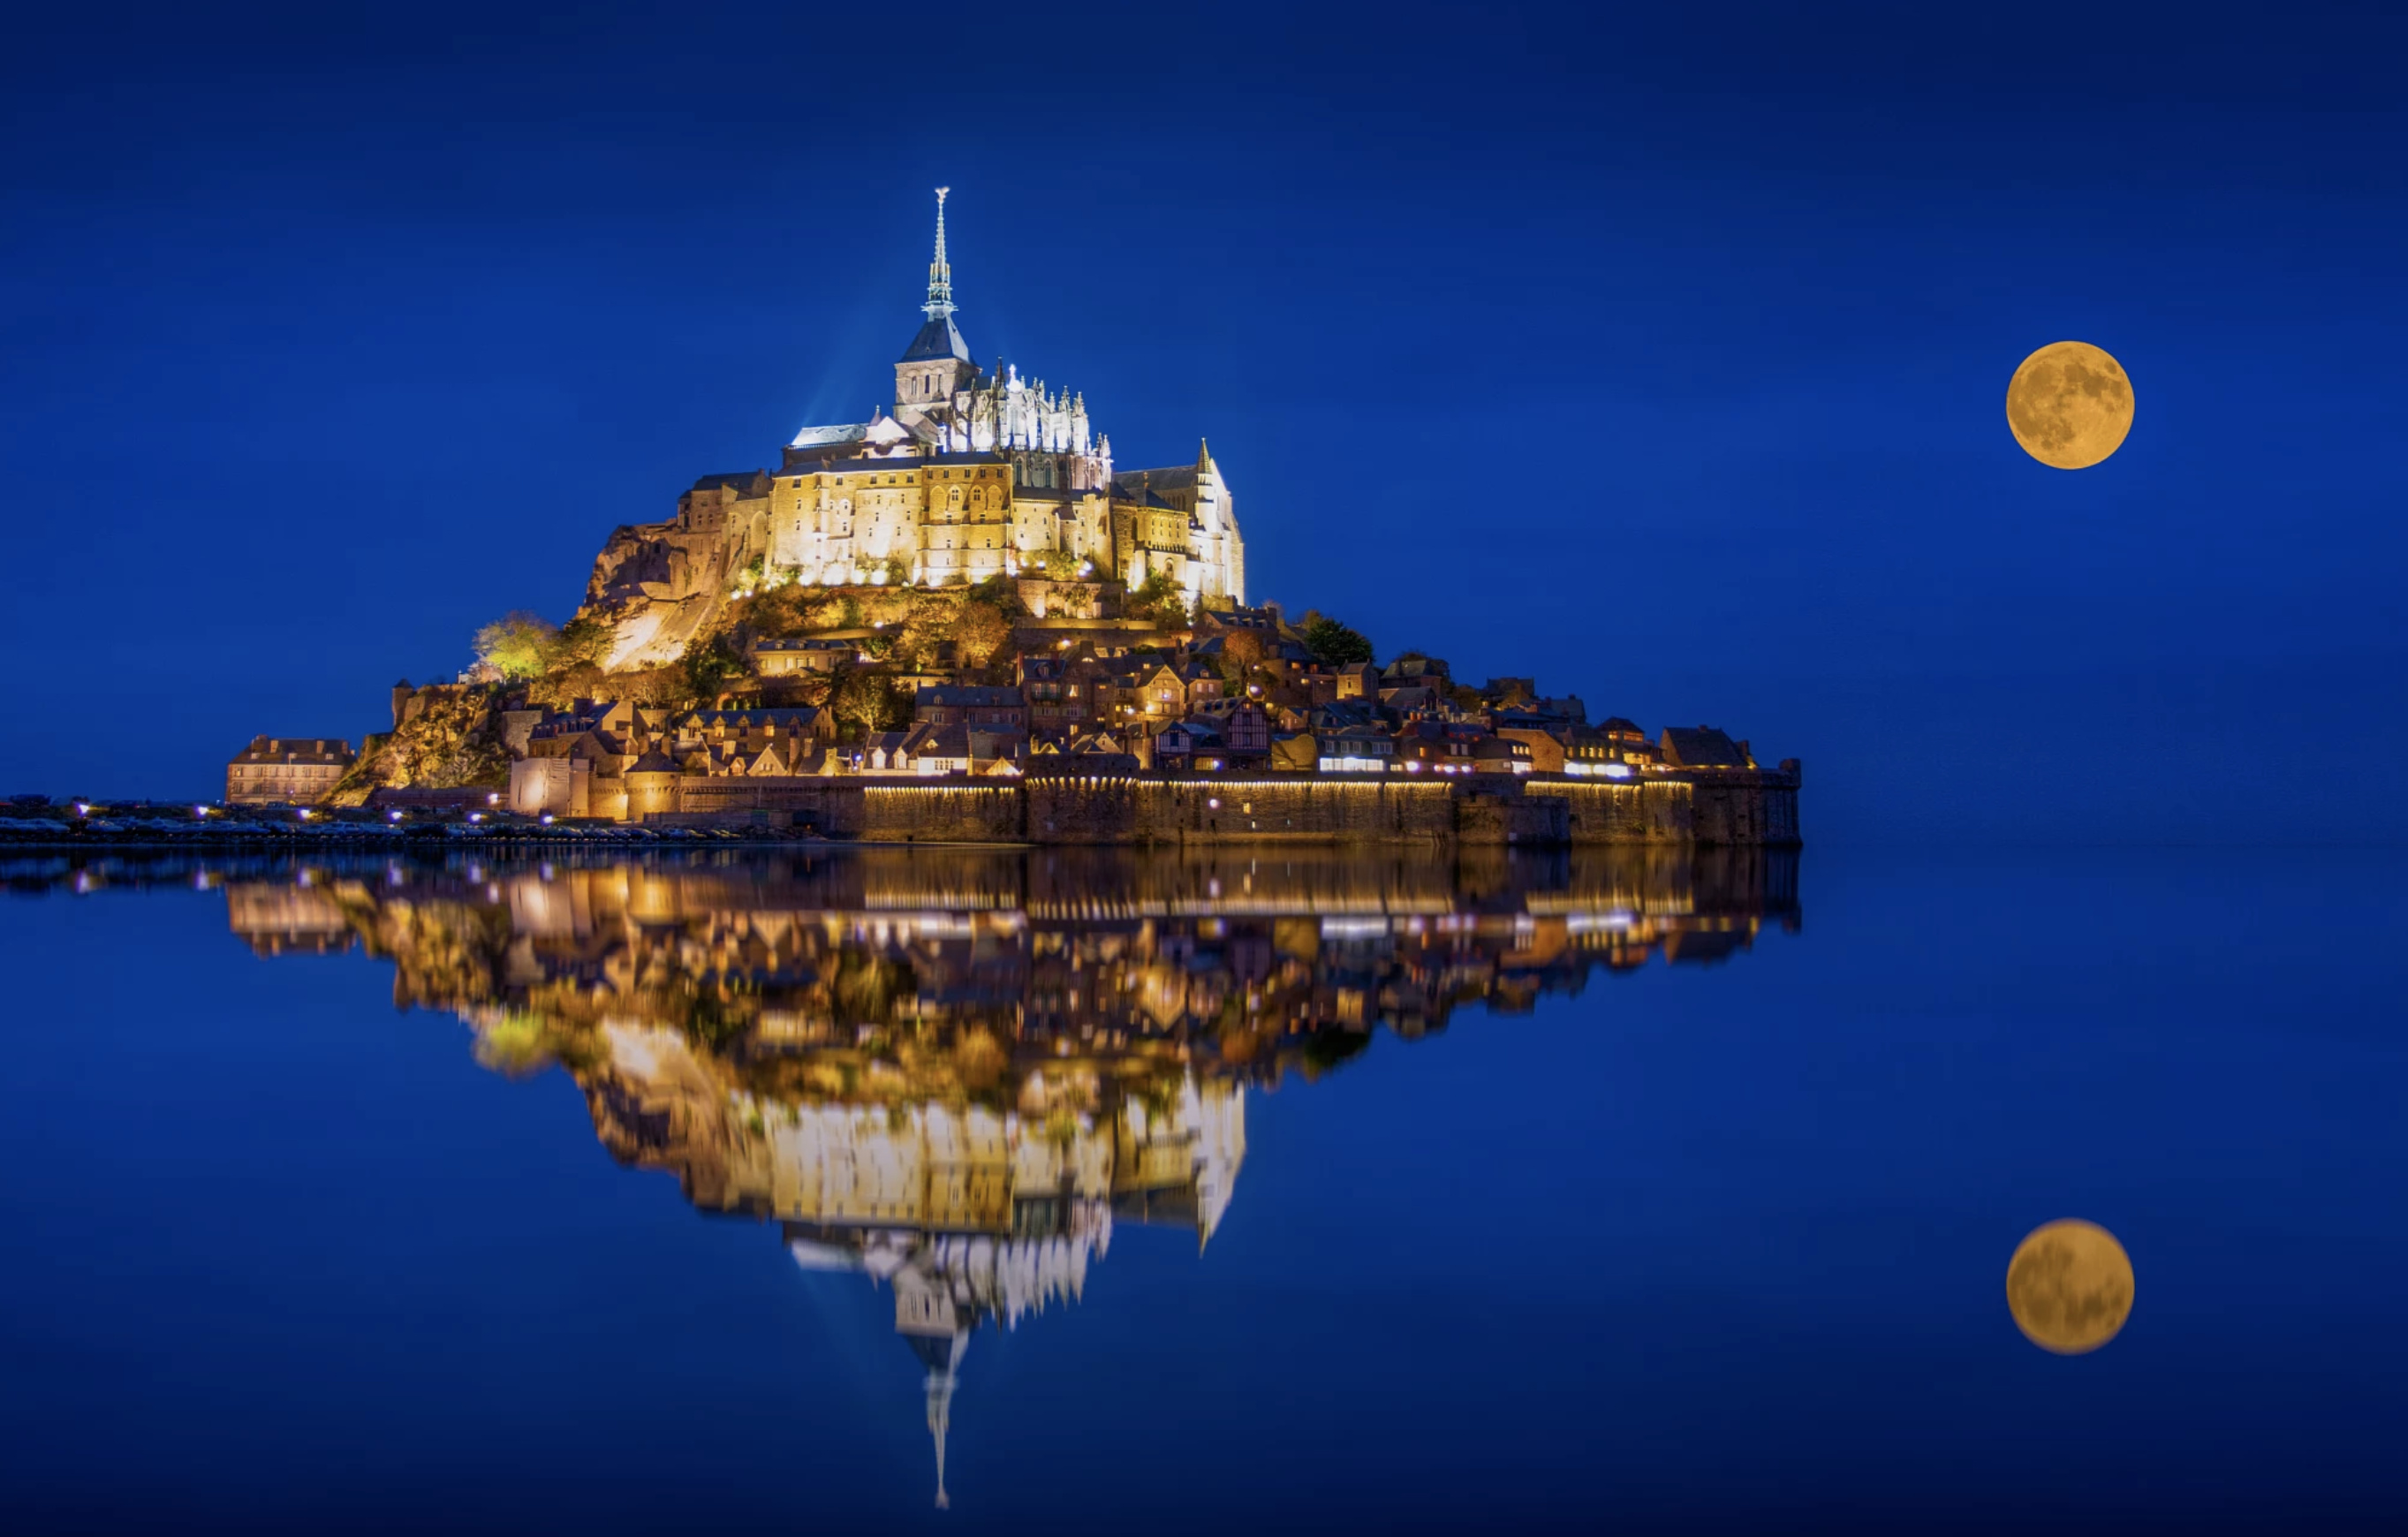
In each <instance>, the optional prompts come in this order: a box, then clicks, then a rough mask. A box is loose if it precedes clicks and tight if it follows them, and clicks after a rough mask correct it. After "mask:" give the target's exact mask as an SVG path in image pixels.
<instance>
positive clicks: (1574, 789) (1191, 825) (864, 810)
mask: <svg viewBox="0 0 2408 1537" xmlns="http://www.w3.org/2000/svg"><path fill="white" fill-rule="evenodd" d="M646 820H658V821H661V822H667V823H689V824H694V823H701V824H708V823H711V822H718V821H725V822H744V821H767V822H771V823H774V824H775V825H777V826H795V827H796V828H809V829H810V830H812V831H815V832H817V833H818V834H819V835H821V836H823V837H827V838H845V839H860V840H867V841H875V842H898V843H899V842H958V843H1021V842H1025V843H1040V844H1068V845H1080V844H1085V845H1097V844H1101V845H1112V844H1182V843H1220V842H1269V843H1276V842H1298V843H1302V842H1319V843H1327V842H1356V843H1398V844H1419V845H1425V846H1430V847H1437V846H1478V845H1538V846H1548V845H1558V844H1566V843H1586V844H1598V843H1602V844H1618V845H1626V846H1637V845H1647V844H1660V845H1699V846H1704V847H1753V846H1764V845H1775V846H1778V845H1786V844H1794V843H1796V842H1798V841H1799V837H1798V787H1797V778H1796V776H1795V775H1794V774H1781V773H1753V774H1730V775H1721V776H1715V777H1713V779H1711V780H1708V779H1706V778H1705V777H1704V776H1700V778H1699V781H1697V782H1692V781H1687V780H1641V781H1633V782H1627V783H1596V782H1592V781H1586V780H1570V779H1552V778H1551V779H1531V780H1527V781H1523V780H1508V779H1503V778H1497V779H1488V778H1474V779H1467V780H1455V781H1447V780H1398V779H1368V778H1367V779H1360V780H1355V779H1345V778H1337V777H1322V776H1306V775H1297V776H1295V777H1293V778H1291V777H1288V776H1285V775H1279V776H1269V777H1264V778H1258V779H1219V778H1188V777H1185V776H1181V775H1153V774H1131V775H1094V776H1088V775H1060V776H1052V775H1048V776H1039V777H1035V778H1030V779H1025V780H1000V781H997V780H986V781H980V780H971V779H967V778H964V779H957V780H950V781H939V782H935V783H928V782H913V781H898V780H886V781H881V780H877V779H863V778H842V777H839V778H829V777H820V776H805V777H798V778H793V779H775V778H771V779H738V778H726V779H699V778H695V779H681V780H679V781H678V782H676V783H675V787H674V791H673V792H672V794H671V795H670V797H668V803H667V804H664V805H661V806H660V807H659V809H658V810H656V811H653V812H651V813H650V814H649V815H648V816H647V817H646Z"/></svg>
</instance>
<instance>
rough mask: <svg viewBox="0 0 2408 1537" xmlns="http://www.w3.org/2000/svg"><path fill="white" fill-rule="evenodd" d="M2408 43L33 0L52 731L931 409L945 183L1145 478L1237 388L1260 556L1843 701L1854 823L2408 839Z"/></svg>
mask: <svg viewBox="0 0 2408 1537" xmlns="http://www.w3.org/2000/svg"><path fill="white" fill-rule="evenodd" d="M599 8H600V7H594V9H599ZM2386 11H2389V12H2390V13H2391V14H2389V15H2388V16H2386V14H2384V13H2385V12H2386ZM2402 58H2408V19H2403V16H2402V13H2401V12H2400V11H2399V9H2398V7H2385V6H2374V5H2369V6H2363V7H2300V6H2283V7H2272V6H2268V7H2259V8H2257V9H2256V10H2242V11H2232V10H2222V9H2218V8H2217V7H2200V6H2188V7H2182V8H2181V9H2180V10H2179V11H2173V10H2167V11H2159V10H2157V9H2154V8H2143V7H2103V8H2102V7H2093V6H2060V7H2050V6H2039V7H2011V8H2008V9H2004V10H2000V9H1997V8H1995V7H1957V6H1929V5H1898V6H1885V7H1872V6H1814V7H1780V8H1777V9H1771V10H1758V9H1755V8H1752V7H1639V8H1636V9H1634V10H1631V11H1629V12H1628V13H1625V12H1624V11H1623V9H1622V8H1621V7H1603V8H1580V9H1574V10H1569V11H1565V12H1560V13H1553V14H1540V13H1535V12H1533V13H1525V14H1523V15H1521V16H1519V17H1516V16H1512V15H1504V14H1500V13H1498V12H1496V11H1493V10H1491V9H1489V8H1487V7H1462V8H1455V9H1435V8H1424V7H1403V6H1395V7H1383V9H1381V10H1380V11H1379V12H1377V13H1376V15H1369V14H1366V15H1357V14H1355V13H1351V12H1338V11H1316V10H1314V9H1312V7H1296V6H1285V7H1275V8H1269V9H1262V10H1256V9H1252V8H1249V7H1232V6H1216V7H1210V8H1207V9H1200V10H1193V11H1189V10H1182V9H1178V8H1174V7H1163V6H1154V7H1106V8H1102V9H1099V10H1097V11H1096V12H1094V13H1093V14H1089V15H1084V16H1082V15H1080V14H1078V13H1076V12H1074V11H1072V10H1070V9H1068V8H1067V7H1043V8H1042V9H1041V10H1039V11H1030V10H1027V9H1025V7H1021V8H1014V7H972V8H970V9H968V11H966V12H965V13H964V14H962V15H960V16H958V17H955V18H952V19H948V18H946V17H945V16H944V15H943V14H942V13H941V12H940V11H939V9H938V8H936V7H908V8H906V9H901V10H891V11H889V10H880V9H878V8H876V7H845V8H843V9H840V10H835V9H832V10H830V11H828V12H826V13H824V14H814V13H812V12H810V10H808V9H806V8H804V7H762V8H761V9H760V10H759V11H758V12H757V13H747V12H744V11H741V10H738V9H735V8H722V9H718V10H714V11H713V12H711V13H710V15H708V16H705V15H702V14H700V8H699V7H657V8H653V9H650V10H646V11H636V10H629V11H625V12H623V13H617V14H614V15H611V16H607V17H606V16H600V15H597V14H593V13H590V12H589V11H580V12H577V13H565V14H563V15H562V16H560V17H557V18H550V19H536V18H533V17H531V16H527V15H523V14H519V15H513V14H509V13H508V12H507V9H506V8H505V10H504V11H502V12H497V11H496V10H495V7H474V8H466V9H461V10H458V11H447V10H446V9H445V7H423V6H422V7H408V8H406V9H402V10H392V9H385V10H380V11H375V12H370V13H365V14H363V15H361V16H358V17H342V16H333V15H329V14H327V13H325V11H324V10H323V8H322V7H311V8H301V7H295V8H293V9H291V10H289V11H285V12H282V13H271V12H267V11H259V10H252V11H222V10H214V9H213V10H210V11H208V13H206V14H203V13H200V12H191V11H177V12H170V13H167V14H165V15H161V16H157V17H146V16H143V15H141V14H140V13H139V12H138V10H129V9H127V8H125V7H111V8H108V9H106V10H103V11H91V12H86V13H79V14H77V15H75V16H72V17H65V18H63V17H60V16H55V15H54V16H51V17H48V18H45V19H43V20H41V21H38V22H36V23H34V24H33V25H32V26H31V27H29V28H21V29H20V30H17V31H15V32H13V33H12V35H11V37H10V40H9V45H8V47H7V49H6V50H0V338H5V339H4V340H0V491H5V495H6V500H7V508H8V510H9V513H10V529H9V534H10V538H9V540H8V543H9V551H10V556H11V559H10V563H9V570H10V582H9V593H8V601H7V603H6V604H5V605H0V614H5V617H0V625H5V626H6V631H5V635H6V639H7V643H8V646H9V650H10V653H11V654H12V655H13V656H14V657H15V658H16V660H17V661H18V664H19V666H18V667H17V668H16V670H15V674H14V682H15V685H16V686H15V690H14V693H13V695H12V697H11V699H10V704H9V709H8V711H7V713H8V715H9V717H10V719H11V720H12V721H13V722H14V723H15V724H14V725H12V726H11V727H10V728H8V729H7V731H6V732H5V733H0V788H6V789H11V790H13V789H17V788H21V787H22V788H37V789H46V790H49V791H51V792H52V793H68V792H78V793H97V794H112V793H141V792H153V793H161V794H189V793H193V792H196V791H200V790H205V789H208V788H209V787H210V786H211V785H213V784H216V783H222V781H221V780H220V778H219V774H220V765H222V761H223V759H224V757H225V755H226V754H228V753H229V752H230V751H231V750H233V749H234V748H235V747H236V746H238V745H239V744H240V743H241V742H242V741H243V740H246V739H247V738H248V737H250V736H251V734H253V733H256V732H263V731H265V732H279V733H287V734H304V733H337V732H340V733H346V734H349V735H351V736H352V737H354V738H356V737H357V736H358V735H359V734H360V733H361V732H363V731H365V730H368V729H373V728H376V727H380V726H381V725H384V724H385V720H384V704H383V690H384V688H385V686H386V685H387V684H389V683H390V682H392V681H393V680H394V678H395V677H398V676H404V675H407V676H409V677H411V678H415V679H420V680H423V679H426V678H429V677H433V676H437V675H439V674H443V673H447V672H448V671H449V670H450V669H452V668H457V667H458V666H460V665H461V664H462V663H463V662H464V661H465V660H466V638H467V636H468V634H469V633H470V631H471V630H472V629H473V628H474V627H475V625H477V624H479V623H480V622H481V621H482V620H484V619H487V618H490V617H491V616H493V615H494V614H495V613H498V612H500V611H501V610H505V609H509V608H513V607H522V606H523V607H532V608H535V609H538V610H541V611H544V612H547V613H550V614H552V616H554V617H555V618H565V617H566V615H567V613H568V612H569V610H571V609H572V608H573V606H574V604H575V603H576V601H577V599H578V597H579V596H580V594H581V588H582V583H583V581H584V577H585V573H586V570H587V568H588V566H589V563H590V561H591V558H592V555H593V553H594V551H595V548H596V547H597V546H598V545H599V543H600V541H601V539H603V537H604V536H605V535H606V534H607V533H608V532H609V529H610V528H611V526H613V525H614V524H621V523H627V522H635V521H640V520H651V519H656V518H660V517H664V516H667V514H668V513H669V512H670V511H671V510H672V507H673V503H674V499H675V497H676V495H677V493H678V492H679V491H680V490H681V488H683V487H684V486H685V485H687V484H688V483H690V482H691V481H693V480H694V478H695V477H696V476H697V475H700V474H703V473H707V472H712V471H721V470H729V469H738V468H745V467H754V466H760V465H764V464H768V463H773V462H774V461H775V458H776V452H777V446H778V445H779V444H780V443H781V442H782V441H783V440H784V439H785V438H787V437H789V436H791V435H792V433H793V431H794V429H795V428H796V425H798V424H801V423H802V422H804V421H806V420H809V421H824V420H839V419H845V418H849V417H850V418H857V417H858V416H859V415H860V414H861V413H862V412H863V410H864V409H867V407H868V406H869V405H871V404H872V403H873V402H876V401H881V400H883V399H885V398H886V397H887V395H886V392H887V390H888V388H889V381H890V379H891V375H890V374H889V373H888V367H889V366H890V364H891V363H892V361H893V358H894V355H895V354H896V352H899V351H900V350H901V348H902V346H903V344H904V342H905V341H906V340H907V339H908V338H909V337H910V333H911V329H912V327H913V325H914V324H915V323H916V322H917V320H918V318H919V317H918V313H917V310H916V309H915V308H914V307H915V305H916V303H917V301H918V298H919V289H920V285H921V282H922V280H923V275H924V267H925V262H926V260H927V256H926V251H925V247H926V242H927V237H928V215H929V206H928V205H929V196H928V189H929V188H930V187H931V186H932V185H934V184H936V183H939V182H944V183H949V184H951V185H952V186H953V189H954V195H953V203H952V205H951V208H952V212H953V233H954V246H953V253H954V257H955V271H956V292H957V295H958V297H959V299H960V301H961V304H962V315H961V320H962V323H963V326H964V328H965V330H966V332H967V333H968V337H969V339H970V342H971V344H972V347H973V349H974V350H975V351H976V352H978V354H979V355H980V356H981V357H982V358H989V357H992V356H994V355H996V354H997V353H1003V354H1007V355H1009V356H1011V358H1012V359H1013V360H1014V361H1016V362H1017V363H1018V364H1019V365H1020V366H1022V368H1023V370H1024V371H1025V372H1029V373H1034V374H1038V375H1041V376H1043V377H1044V378H1045V379H1046V380H1047V381H1049V382H1053V383H1062V384H1069V385H1072V386H1074V387H1076V388H1079V389H1082V390H1083V391H1084V392H1085V394H1086V396H1087V399H1088V402H1089V404H1090V406H1091V408H1092V409H1094V410H1095V412H1096V414H1097V419H1098V421H1099V424H1101V425H1102V427H1103V428H1104V429H1105V430H1107V431H1109V432H1110V433H1111V436H1112V439H1113V443H1114V446H1115V449H1116V450H1117V452H1118V455H1119V460H1120V462H1121V463H1122V464H1123V465H1125V466H1134V465H1140V464H1145V463H1158V464H1176V463H1184V462H1187V461H1189V460H1190V459H1192V457H1193V455H1194V452H1195V448H1196V439H1197V437H1198V436H1199V435H1207V436H1209V437H1210V438H1211V442H1212V446H1213V450H1214V452H1215V455H1216V457H1218V458H1219V460H1220V461H1221V463H1222V466H1223V467H1224V468H1225V470H1226V472H1227V474H1228V475H1229V477H1230V479H1231V481H1232V483H1233V485H1234V487H1235V490H1236V493H1237V496H1238V510H1239V512H1240V518H1241V520H1242V522H1243V524H1244V528H1245V533H1246V536H1247V540H1248V559H1249V571H1250V578H1251V582H1252V586H1253V590H1254V594H1255V595H1256V596H1268V597H1276V598H1279V599H1281V600H1283V601H1284V602H1286V603H1288V604H1289V605H1291V606H1292V607H1297V608H1301V607H1303V606H1306V605H1308V604H1311V605H1316V606H1319V607H1321V608H1323V609H1326V610H1331V611H1334V612H1337V613H1340V614H1341V615H1343V616H1345V617H1346V618H1348V619H1350V620H1352V621H1353V622H1355V624H1357V625H1360V626H1361V627H1363V628H1364V629H1366V630H1368V631H1369V632H1370V633H1371V634H1372V636H1373V637H1374V639H1376V640H1377V641H1379V642H1380V644H1381V645H1382V647H1383V651H1384V650H1393V649H1397V648H1400V647H1402V646H1405V645H1408V644H1412V645H1420V646H1423V647H1426V648H1428V649H1432V650H1436V651H1439V652H1440V653H1441V654H1444V655H1446V656H1448V657H1449V658H1450V659H1452V660H1453V661H1454V662H1455V665H1456V667H1457V668H1458V670H1459V671H1461V672H1463V673H1466V674H1469V675H1472V676H1475V677H1477V676H1484V675H1486V674H1487V673H1490V672H1508V671H1511V672H1527V671H1533V670H1535V671H1537V672H1538V673H1539V674H1540V675H1541V681H1542V682H1544V683H1545V684H1547V685H1548V686H1550V687H1552V688H1570V689H1575V690H1577V691H1578V692H1580V693H1581V694H1582V695H1583V696H1584V697H1585V698H1586V699H1587V700H1588V701H1589V703H1590V704H1591V706H1592V709H1593V711H1598V712H1602V711H1621V712H1625V713H1628V714H1631V715H1634V716H1637V717H1638V718H1639V719H1640V720H1641V721H1642V722H1643V723H1644V724H1646V725H1648V726H1649V727H1650V728H1651V729H1652V728H1654V727H1655V726H1656V725H1662V724H1665V723H1666V722H1668V721H1671V722H1679V723H1689V722H1695V721H1712V722H1714V723H1716V724H1719V725H1727V726H1729V727H1730V728H1731V729H1733V730H1734V731H1735V732H1736V733H1737V734H1739V735H1742V736H1746V737H1749V738H1751V739H1752V740H1754V741H1755V742H1756V746H1757V748H1758V750H1759V752H1760V754H1763V755H1765V756H1768V757H1778V756H1785V755H1790V754H1797V755H1800V756H1802V757H1804V758H1805V759H1806V760H1807V763H1808V772H1809V799H1808V802H1807V817H1808V831H1809V834H1810V836H1817V835H1820V836H1827V837H1846V838H1865V837H1874V836H1882V835H1900V836H1906V837H1913V838H1939V837H1945V836H1949V835H1952V834H1955V833H1960V832H1971V833H1974V834H1979V835H1983V836H1997V837H2007V838H2017V839H2052V838H2077V839H2090V838H2111V839H2161V838H2171V839H2216V838H2245V839H2253V840H2266V839H2286V838H2300V837H2305V838H2318V839H2344V838H2353V837H2363V836H2367V835H2369V834H2384V835H2389V836H2399V835H2401V834H2402V833H2408V810H2403V807H2408V802H2403V801H2401V799H2400V797H2382V796H2377V795H2373V794H2370V793H2369V792H2368V791H2367V790H2366V789H2365V788H2364V786H2365V784H2366V783H2367V776H2368V775H2370V774H2380V773H2381V772H2383V771H2384V765H2385V764H2386V763H2388V762H2395V761H2396V760H2397V758H2398V757H2399V755H2400V753H2401V749H2402V747H2403V746H2408V740H2403V736H2404V735H2408V733H2403V727H2402V726H2401V724H2400V720H2399V715H2398V711H2397V710H2396V705H2397V703H2398V699H2399V694H2400V689H2399V683H2398V679H2399V676H2400V671H2401V662H2402V660H2403V657H2408V638H2403V634H2402V628H2401V617H2400V608H2399V604H2398V602H2397V601H2396V588H2397V585H2398V580H2399V579H2398V572H2399V570H2400V567H2401V557H2402V555H2403V553H2408V549H2403V546H2404V545H2408V539H2403V535H2402V532H2401V510H2402V508H2403V506H2404V505H2408V496H2403V490H2408V467H2403V466H2402V462H2401V452H2400V447H2399V434H2398V422H2399V418H2400V409H2401V395H2402V389H2401V384H2400V382H2399V380H2398V376H2397V369H2398V366H2399V361H2400V352H2401V345H2400V344H2401V335H2402V322H2403V320H2408V299H2403V297H2402V293H2401V284H2400V281H2399V277H2398V275H2399V273H2400V272H2401V271H2402V270H2408V121H2403V120H2408V91H2403V90H2402V89H2401V84H2400V75H2399V71H2400V61H2401V59H2402ZM2069 337H2071V338H2082V339H2085V340H2089V341H2093V342H2097V343H2099V344H2100V345H2101V346H2104V347H2106V348H2108V349H2109V350H2110V351H2112V352H2114V353H2115V354H2116V355H2117V356H2118V357H2119V358H2121V359H2122V360H2123V362H2124V364H2125V365H2126V366H2127V367H2128V369H2129V370H2130V373H2131V375H2132V378H2133V380H2134V383H2135V388H2136V392H2137V395H2138V401H2139V410H2138V421H2137V424H2136V426H2135V428H2134V430H2133V433H2132V437H2131V438H2130V440H2129V442H2128V444H2127V445H2126V447H2125V448H2124V450H2123V452H2121V453H2120V454H2118V455H2117V456H2116V457H2115V458H2114V459H2113V460H2111V461H2110V462H2109V463H2107V464H2106V465H2105V466H2103V467H2099V468H2097V469H2093V470H2089V471H2085V472H2080V473H2076V474H2066V473H2061V472H2057V471H2053V470H2048V469H2045V468H2042V467H2040V466H2038V465H2036V464H2034V463H2032V462H2031V461H2029V460H2028V459H2027V458H2025V457H2024V455H2023V454H2022V453H2021V452H2020V451H2018V450H2017V449H2016V448H2015V447H2014V443H2013V441H2012V440H2011V438H2009V437H2008V434H2007V432H2006V428H2005V424H2004V421H2003V418H2002V413H2001V409H2000V402H2001V398H2002V395H2003V391H2004V388H2005V384H2006V380H2007V377H2008V375H2009V373H2010V372H2011V371H2012V369H2013V367H2014V364H2015V363H2016V362H2017V360H2019V359H2020V358H2021V357H2022V356H2023V355H2024V354H2025V353H2026V352H2029V351H2030V350H2031V349H2032V348H2034V347H2037V346H2039V345H2041V344H2042V343H2044V342H2048V341H2053V340H2057V339H2059V338H2069ZM2334 770H2337V771H2335V772H2330V773H2328V771H2334Z"/></svg>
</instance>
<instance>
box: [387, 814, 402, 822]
mask: <svg viewBox="0 0 2408 1537" xmlns="http://www.w3.org/2000/svg"><path fill="white" fill-rule="evenodd" d="M384 815H385V820H386V821H388V822H398V821H400V820H401V813H400V812H385V813H384Z"/></svg>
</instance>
